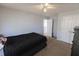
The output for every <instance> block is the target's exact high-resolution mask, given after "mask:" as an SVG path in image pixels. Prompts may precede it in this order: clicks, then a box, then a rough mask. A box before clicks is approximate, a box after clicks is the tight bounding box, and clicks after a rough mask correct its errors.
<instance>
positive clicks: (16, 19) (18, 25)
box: [0, 7, 43, 36]
mask: <svg viewBox="0 0 79 59" xmlns="http://www.w3.org/2000/svg"><path fill="white" fill-rule="evenodd" d="M30 32H37V33H40V34H43V19H42V16H39V15H36V14H33V13H28V12H22V11H19V10H14V9H10V8H4V7H0V34H1V33H2V34H4V35H5V36H12V35H19V34H25V33H30Z"/></svg>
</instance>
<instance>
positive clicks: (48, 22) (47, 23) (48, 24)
mask: <svg viewBox="0 0 79 59" xmlns="http://www.w3.org/2000/svg"><path fill="white" fill-rule="evenodd" d="M52 23H53V22H52V19H44V35H46V36H49V37H52Z"/></svg>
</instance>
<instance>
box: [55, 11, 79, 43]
mask: <svg viewBox="0 0 79 59" xmlns="http://www.w3.org/2000/svg"><path fill="white" fill-rule="evenodd" d="M57 18H58V19H56V20H55V27H56V28H54V30H55V29H56V30H55V31H54V35H55V36H56V37H57V39H58V40H61V41H64V42H67V43H71V44H72V40H73V36H74V33H73V32H74V30H73V29H74V27H75V26H79V11H78V10H76V11H71V12H64V13H59V14H58V16H57Z"/></svg>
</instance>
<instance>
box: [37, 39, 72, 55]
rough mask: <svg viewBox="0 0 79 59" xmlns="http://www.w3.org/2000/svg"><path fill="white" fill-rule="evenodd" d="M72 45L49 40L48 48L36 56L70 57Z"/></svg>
mask: <svg viewBox="0 0 79 59" xmlns="http://www.w3.org/2000/svg"><path fill="white" fill-rule="evenodd" d="M70 55H71V45H70V44H68V43H65V42H62V41H58V40H56V39H53V38H48V41H47V47H46V48H44V49H42V50H41V51H40V52H38V53H37V54H36V55H35V56H70Z"/></svg>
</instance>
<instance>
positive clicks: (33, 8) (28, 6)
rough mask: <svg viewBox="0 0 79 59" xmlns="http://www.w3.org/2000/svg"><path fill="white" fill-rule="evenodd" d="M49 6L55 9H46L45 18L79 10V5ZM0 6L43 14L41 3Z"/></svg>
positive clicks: (56, 4) (55, 4) (61, 4)
mask: <svg viewBox="0 0 79 59" xmlns="http://www.w3.org/2000/svg"><path fill="white" fill-rule="evenodd" d="M50 5H51V6H54V7H55V8H49V9H47V12H46V13H45V14H46V15H47V16H51V15H54V14H57V13H60V12H66V11H73V10H77V9H79V3H50ZM0 6H5V7H8V8H13V9H17V10H22V11H26V12H31V13H36V14H39V15H43V14H44V13H43V12H42V9H41V7H40V6H41V3H1V4H0Z"/></svg>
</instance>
